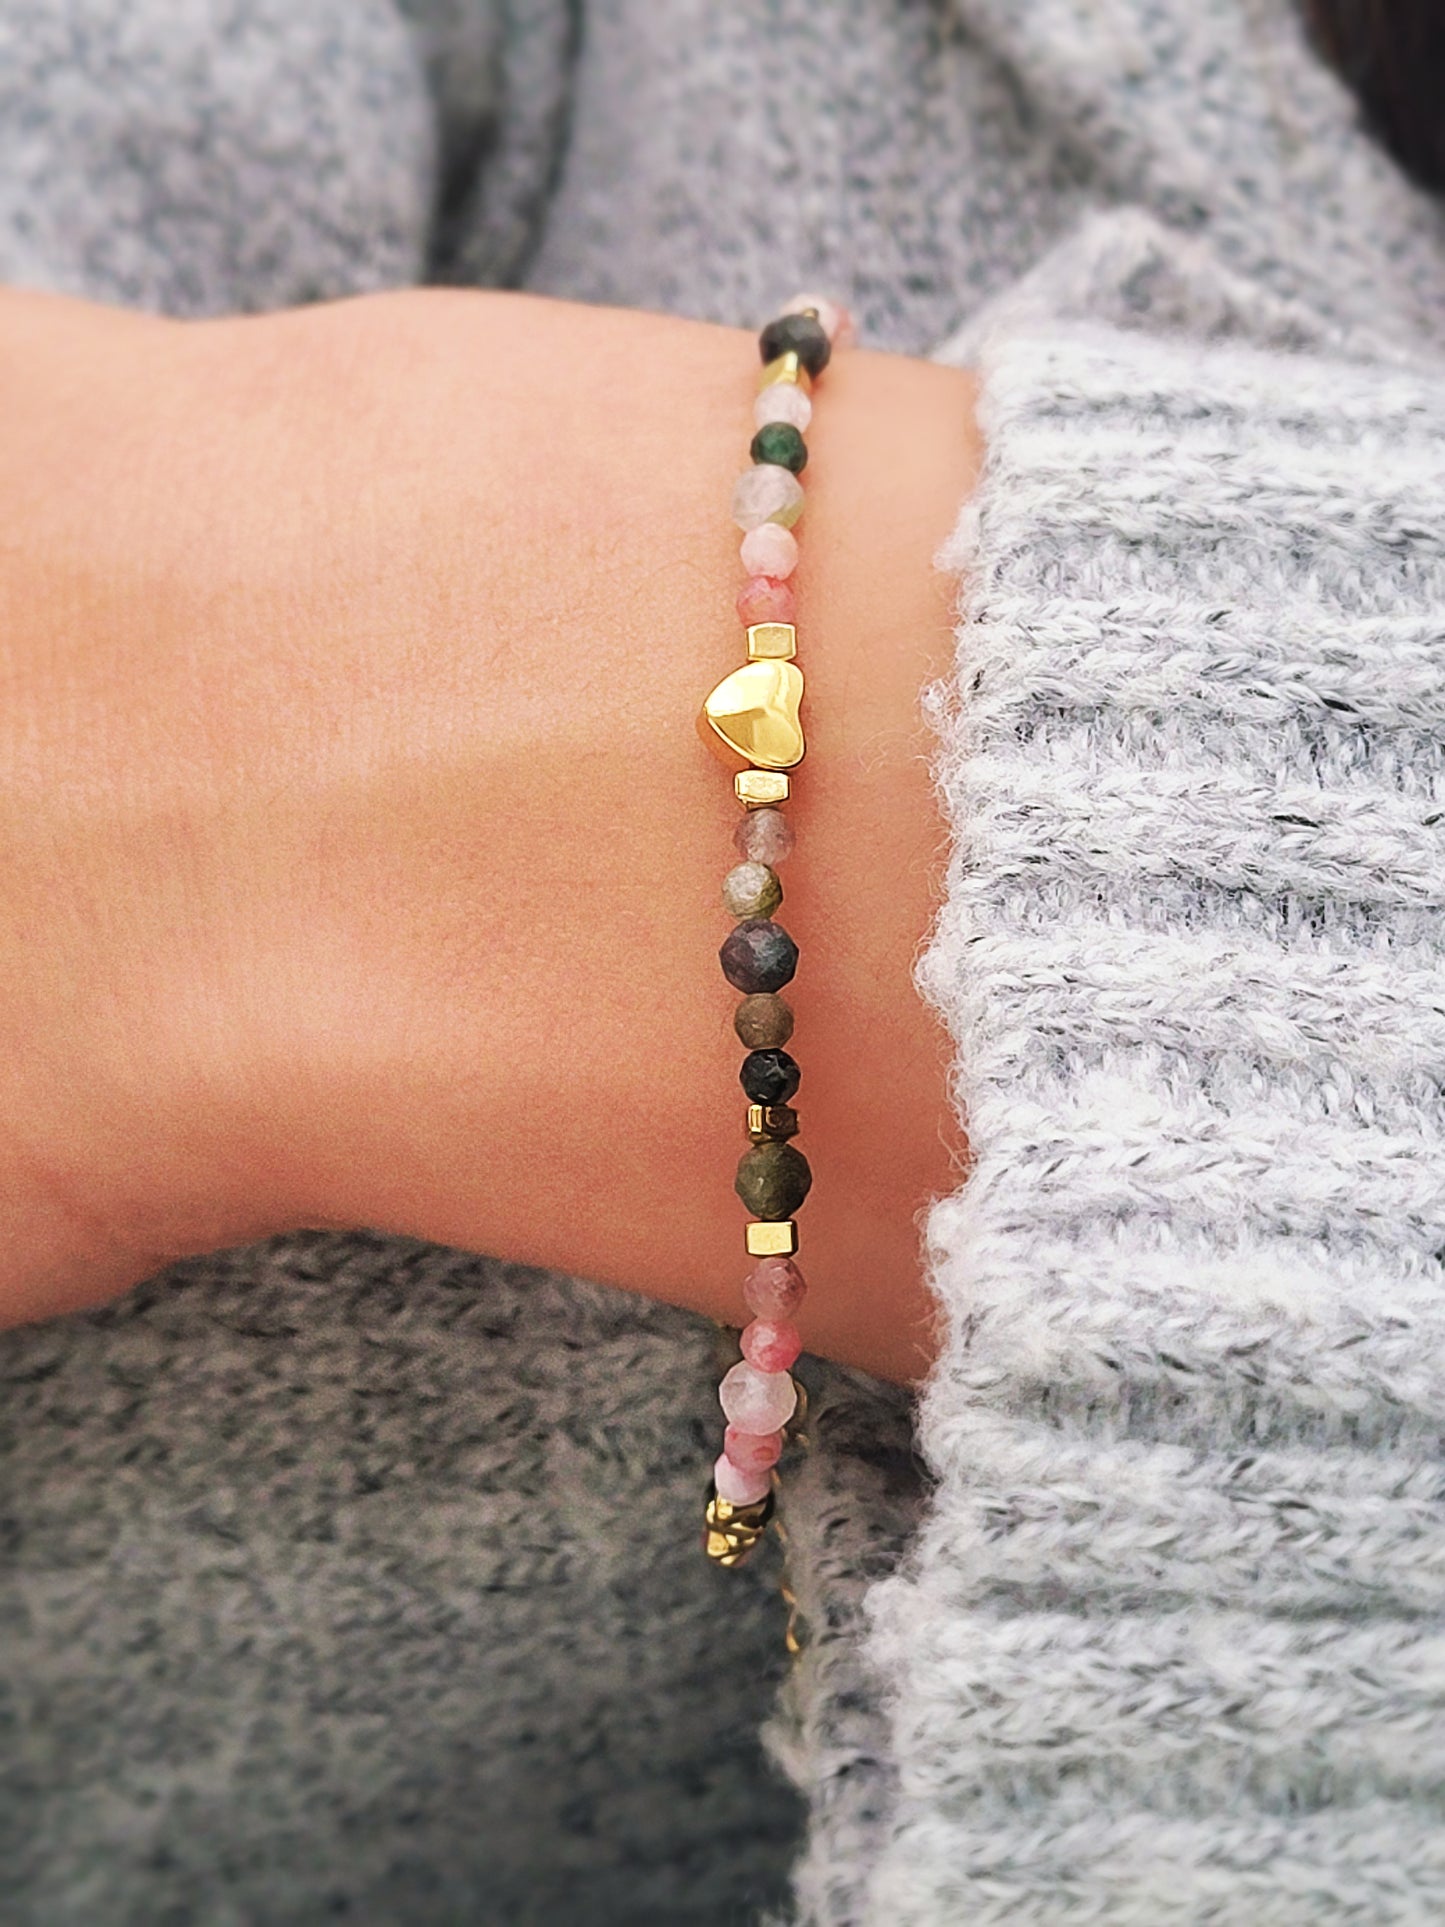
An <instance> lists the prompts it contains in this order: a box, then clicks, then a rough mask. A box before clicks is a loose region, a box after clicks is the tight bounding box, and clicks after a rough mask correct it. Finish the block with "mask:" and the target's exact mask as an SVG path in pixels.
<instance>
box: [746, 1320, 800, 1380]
mask: <svg viewBox="0 0 1445 1927" xmlns="http://www.w3.org/2000/svg"><path fill="white" fill-rule="evenodd" d="M742 1347H743V1357H744V1358H745V1359H746V1360H747V1361H748V1363H749V1364H750V1365H756V1366H757V1368H758V1370H759V1371H760V1372H785V1371H787V1369H788V1367H789V1366H790V1365H791V1364H793V1363H794V1362H795V1361H796V1359H797V1356H798V1353H799V1352H800V1351H801V1350H802V1349H803V1340H802V1337H801V1335H800V1334H799V1332H798V1328H797V1326H796V1325H785V1324H782V1323H780V1322H779V1321H778V1320H776V1319H773V1318H755V1319H754V1320H753V1322H752V1324H751V1325H749V1326H748V1327H747V1329H746V1330H745V1331H744V1333H743V1336H742Z"/></svg>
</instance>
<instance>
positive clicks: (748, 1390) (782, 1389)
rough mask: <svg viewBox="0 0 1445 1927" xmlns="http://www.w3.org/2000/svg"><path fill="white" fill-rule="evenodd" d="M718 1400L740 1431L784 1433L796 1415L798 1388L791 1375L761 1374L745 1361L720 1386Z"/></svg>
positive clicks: (730, 1420) (780, 1373)
mask: <svg viewBox="0 0 1445 1927" xmlns="http://www.w3.org/2000/svg"><path fill="white" fill-rule="evenodd" d="M718 1400H719V1403H720V1404H721V1405H722V1408H723V1411H724V1412H725V1413H726V1414H727V1417H728V1420H729V1422H730V1423H731V1424H733V1425H735V1426H736V1427H737V1428H738V1430H739V1431H740V1432H780V1431H781V1430H782V1429H783V1427H784V1426H785V1425H786V1424H787V1422H788V1420H789V1419H790V1418H791V1417H792V1416H793V1411H794V1408H795V1407H796V1406H797V1403H798V1388H797V1386H796V1385H794V1383H793V1381H792V1378H791V1377H790V1376H789V1374H788V1373H787V1372H760V1371H759V1370H758V1368H757V1366H756V1365H749V1363H748V1361H747V1360H746V1359H743V1360H742V1361H741V1363H739V1364H737V1365H734V1366H733V1368H732V1370H731V1371H730V1372H729V1373H728V1375H727V1377H726V1378H725V1379H724V1380H723V1382H722V1384H721V1385H720V1386H719V1387H718Z"/></svg>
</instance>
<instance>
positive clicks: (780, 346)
mask: <svg viewBox="0 0 1445 1927" xmlns="http://www.w3.org/2000/svg"><path fill="white" fill-rule="evenodd" d="M758 352H759V354H761V356H762V358H763V360H764V362H769V361H776V360H777V358H778V356H779V355H789V354H791V355H796V356H797V357H798V360H799V361H800V362H802V364H803V366H804V367H805V368H806V369H807V371H808V373H809V374H810V375H821V374H822V372H823V370H824V369H825V368H826V367H827V366H828V357H829V356H830V355H831V354H832V352H833V349H832V346H831V344H830V343H829V340H828V337H827V335H826V334H824V332H823V324H822V322H821V321H815V320H814V319H813V317H812V315H810V314H780V315H779V316H778V318H777V320H776V321H770V322H769V323H768V325H767V327H766V328H764V329H763V332H762V333H761V334H760V335H759V336H758Z"/></svg>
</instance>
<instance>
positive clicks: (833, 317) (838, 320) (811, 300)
mask: <svg viewBox="0 0 1445 1927" xmlns="http://www.w3.org/2000/svg"><path fill="white" fill-rule="evenodd" d="M809 308H812V309H813V310H814V311H815V312H816V314H817V316H818V326H819V327H820V328H821V329H822V330H823V333H824V334H825V335H826V336H827V337H828V339H829V341H830V342H832V344H833V346H834V347H835V348H846V347H848V346H849V345H850V343H851V342H852V340H853V317H852V315H850V314H849V312H848V310H847V309H846V308H845V307H844V306H843V304H842V302H841V301H830V300H829V299H828V297H827V295H825V294H795V295H794V296H793V298H792V300H791V301H789V302H786V303H785V304H784V305H783V306H782V307H781V308H779V310H778V313H779V314H804V313H806V311H807V310H808V309H809Z"/></svg>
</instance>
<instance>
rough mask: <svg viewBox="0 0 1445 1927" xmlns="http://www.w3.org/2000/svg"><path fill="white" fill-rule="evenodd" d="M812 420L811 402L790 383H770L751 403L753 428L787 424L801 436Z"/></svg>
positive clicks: (800, 390) (799, 389)
mask: <svg viewBox="0 0 1445 1927" xmlns="http://www.w3.org/2000/svg"><path fill="white" fill-rule="evenodd" d="M812 419H813V404H812V402H811V401H809V399H808V397H807V396H806V395H805V394H804V393H803V391H802V389H801V388H799V387H797V386H795V384H794V383H792V382H791V381H774V382H770V383H769V384H768V386H767V387H766V388H764V389H762V390H761V392H760V393H759V395H758V398H757V400H756V401H755V402H754V403H753V426H754V427H755V428H766V427H767V426H768V425H769V423H770V422H787V423H788V425H789V426H790V427H792V428H796V429H797V431H798V433H799V434H800V435H801V434H802V432H803V430H804V429H805V428H806V427H807V426H808V423H809V422H810V421H811V420H812Z"/></svg>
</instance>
